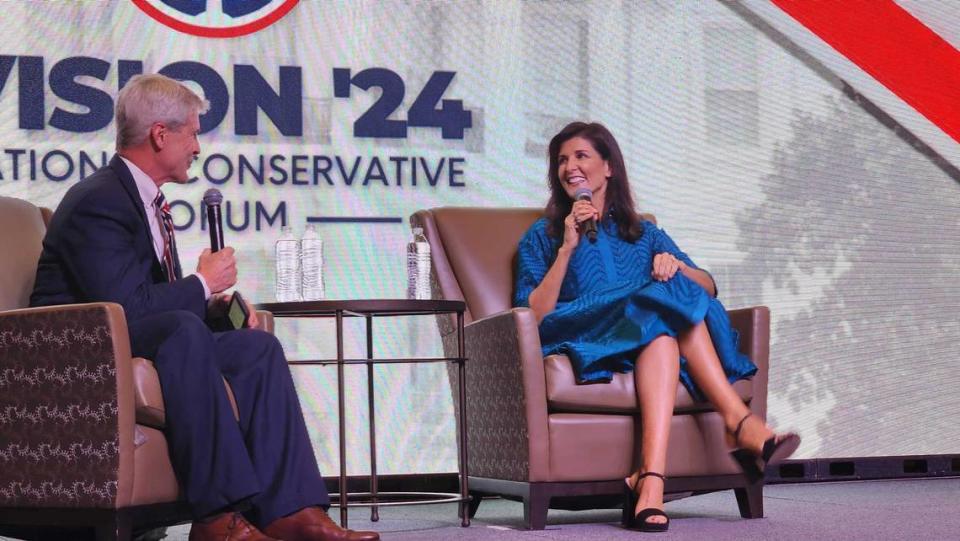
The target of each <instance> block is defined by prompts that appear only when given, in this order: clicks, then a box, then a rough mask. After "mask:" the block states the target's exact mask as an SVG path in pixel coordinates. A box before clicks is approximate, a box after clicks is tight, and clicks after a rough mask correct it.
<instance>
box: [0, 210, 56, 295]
mask: <svg viewBox="0 0 960 541" xmlns="http://www.w3.org/2000/svg"><path fill="white" fill-rule="evenodd" d="M46 232H47V227H46V225H44V222H43V215H42V214H41V211H40V209H38V208H37V207H35V206H33V205H31V204H30V203H27V202H26V201H22V200H20V199H14V198H12V197H0V234H2V235H3V237H2V239H3V240H2V241H0V311H4V310H13V309H16V308H26V307H27V306H28V305H29V304H30V293H31V292H32V291H33V282H34V280H35V279H36V275H37V262H38V261H39V260H40V249H41V248H42V246H43V236H44V235H45V234H46Z"/></svg>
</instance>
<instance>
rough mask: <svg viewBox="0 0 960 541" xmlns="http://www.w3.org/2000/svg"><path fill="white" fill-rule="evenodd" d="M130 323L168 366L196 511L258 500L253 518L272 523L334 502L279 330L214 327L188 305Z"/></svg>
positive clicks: (187, 486)
mask: <svg viewBox="0 0 960 541" xmlns="http://www.w3.org/2000/svg"><path fill="white" fill-rule="evenodd" d="M129 329H130V342H131V347H132V350H133V354H134V355H135V356H137V357H145V358H148V359H152V360H153V362H154V365H155V366H156V369H157V373H158V374H159V377H160V387H161V390H162V392H163V401H164V407H165V409H166V435H167V438H168V441H169V443H170V457H171V461H172V463H173V467H174V471H175V472H176V473H177V478H178V479H179V480H180V484H181V486H182V488H183V491H184V493H185V496H186V500H187V502H188V503H189V504H190V506H191V510H192V512H193V514H194V516H195V517H197V518H200V517H204V516H207V515H210V514H212V513H215V512H218V511H222V510H226V509H227V508H229V507H231V506H236V505H237V504H241V503H247V502H249V504H250V506H251V509H250V511H248V512H247V514H248V516H249V518H250V519H251V521H252V522H253V523H254V524H255V525H257V526H258V527H263V526H266V525H267V524H270V523H271V522H272V521H274V520H275V519H277V518H280V517H283V516H285V515H288V514H290V513H293V512H295V511H297V510H299V509H302V508H304V507H308V506H312V505H319V506H323V507H327V506H329V504H330V498H329V495H328V494H327V490H326V487H325V486H324V483H323V479H322V478H321V476H320V472H319V470H318V468H317V462H316V458H315V457H314V454H313V448H312V447H311V445H310V438H309V436H308V434H307V428H306V425H305V424H304V421H303V413H302V411H301V409H300V403H299V401H298V400H297V394H296V388H295V387H294V384H293V378H292V377H291V375H290V369H289V367H288V366H287V363H286V358H285V356H284V353H283V348H282V347H281V345H280V343H279V342H278V341H277V339H276V338H275V337H274V336H273V335H271V334H269V333H266V332H263V331H259V330H254V329H242V330H236V331H228V332H221V333H214V332H212V331H211V330H210V329H209V328H208V327H207V325H206V323H204V321H203V320H201V319H200V318H199V317H197V316H196V315H195V314H193V313H192V312H188V311H170V312H164V313H160V314H155V315H151V316H147V317H144V318H142V319H139V320H137V321H134V322H130V323H129ZM221 376H222V377H224V378H226V379H227V381H228V382H229V383H230V387H231V388H232V389H233V393H234V397H235V399H236V402H237V408H238V409H239V412H240V415H239V417H240V420H239V422H238V421H237V420H236V418H235V417H234V414H233V409H232V408H231V407H230V402H229V399H228V398H227V392H226V389H225V388H224V385H223V380H222V379H221Z"/></svg>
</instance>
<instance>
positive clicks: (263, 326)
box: [257, 310, 273, 334]
mask: <svg viewBox="0 0 960 541" xmlns="http://www.w3.org/2000/svg"><path fill="white" fill-rule="evenodd" d="M257 321H258V322H259V324H258V325H257V328H258V329H260V330H261V331H266V332H268V333H270V334H273V313H271V312H267V311H266V310H257Z"/></svg>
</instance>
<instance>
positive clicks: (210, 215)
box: [203, 188, 223, 252]
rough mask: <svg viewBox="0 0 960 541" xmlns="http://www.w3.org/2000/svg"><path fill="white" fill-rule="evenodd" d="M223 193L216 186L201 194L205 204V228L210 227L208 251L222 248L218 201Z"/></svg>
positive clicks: (221, 227)
mask: <svg viewBox="0 0 960 541" xmlns="http://www.w3.org/2000/svg"><path fill="white" fill-rule="evenodd" d="M222 202H223V194H221V193H220V190H218V189H216V188H210V189H209V190H207V191H206V192H204V194H203V204H204V205H206V206H207V228H208V229H210V251H211V252H217V251H219V250H220V249H221V248H223V218H222V217H221V216H220V203H222Z"/></svg>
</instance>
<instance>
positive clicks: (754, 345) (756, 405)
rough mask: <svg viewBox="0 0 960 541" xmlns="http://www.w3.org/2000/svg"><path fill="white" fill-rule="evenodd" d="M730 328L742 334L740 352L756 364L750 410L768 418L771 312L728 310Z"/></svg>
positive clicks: (753, 308) (764, 307) (751, 308)
mask: <svg viewBox="0 0 960 541" xmlns="http://www.w3.org/2000/svg"><path fill="white" fill-rule="evenodd" d="M727 315H728V316H729V317H730V325H731V326H732V327H733V328H734V329H736V330H737V332H739V333H740V351H741V352H743V353H744V354H746V355H747V356H748V357H750V359H751V360H752V361H753V362H754V364H756V365H757V373H756V374H755V375H754V376H753V378H752V382H753V398H752V399H751V400H750V410H751V411H753V413H754V414H755V415H757V416H759V417H760V418H763V419H765V418H766V416H767V382H768V381H769V375H770V309H769V308H767V307H766V306H752V307H749V308H740V309H738V310H729V311H727Z"/></svg>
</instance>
